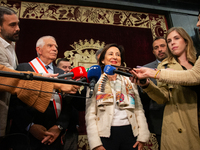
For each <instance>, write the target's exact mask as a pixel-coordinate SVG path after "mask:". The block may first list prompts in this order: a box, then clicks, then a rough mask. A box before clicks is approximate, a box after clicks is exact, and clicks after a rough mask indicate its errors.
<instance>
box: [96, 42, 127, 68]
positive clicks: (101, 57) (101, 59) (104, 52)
mask: <svg viewBox="0 0 200 150" xmlns="http://www.w3.org/2000/svg"><path fill="white" fill-rule="evenodd" d="M110 47H117V48H118V49H119V51H120V54H121V65H123V64H124V62H125V61H124V54H125V51H124V47H123V46H121V45H117V44H115V43H112V44H107V45H106V46H105V47H104V48H103V49H102V52H101V55H100V57H99V60H98V62H99V65H100V67H101V70H102V72H103V69H104V67H105V65H104V64H103V63H102V61H103V60H104V58H105V54H106V52H107V50H108V49H109V48H110Z"/></svg>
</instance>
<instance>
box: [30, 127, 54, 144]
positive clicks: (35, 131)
mask: <svg viewBox="0 0 200 150" xmlns="http://www.w3.org/2000/svg"><path fill="white" fill-rule="evenodd" d="M29 132H30V133H31V134H32V135H33V136H34V137H35V138H36V139H38V140H40V141H42V140H43V139H44V138H45V137H46V136H51V137H53V136H54V134H52V133H50V132H48V131H47V129H46V128H45V127H44V126H42V125H39V124H33V125H32V126H31V127H30V129H29Z"/></svg>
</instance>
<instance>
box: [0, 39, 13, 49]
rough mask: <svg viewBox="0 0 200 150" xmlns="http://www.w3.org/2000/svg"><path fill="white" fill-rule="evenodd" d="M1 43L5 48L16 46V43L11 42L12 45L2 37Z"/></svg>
mask: <svg viewBox="0 0 200 150" xmlns="http://www.w3.org/2000/svg"><path fill="white" fill-rule="evenodd" d="M0 41H1V43H2V45H3V46H4V48H7V47H9V46H10V45H11V46H13V47H14V46H15V44H14V42H11V44H10V43H8V42H7V41H6V40H4V39H3V38H2V37H0Z"/></svg>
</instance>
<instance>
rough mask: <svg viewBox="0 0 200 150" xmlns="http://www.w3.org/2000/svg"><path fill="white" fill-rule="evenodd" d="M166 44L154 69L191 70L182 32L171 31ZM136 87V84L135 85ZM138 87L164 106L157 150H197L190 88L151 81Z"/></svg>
mask: <svg viewBox="0 0 200 150" xmlns="http://www.w3.org/2000/svg"><path fill="white" fill-rule="evenodd" d="M166 41H167V44H168V48H169V50H168V53H169V55H168V57H167V58H166V59H165V60H163V62H162V63H161V64H160V65H159V66H158V70H160V69H165V68H171V69H173V70H187V69H191V68H192V67H193V64H194V63H195V61H196V50H195V48H194V46H193V42H192V39H191V38H190V36H189V35H188V34H187V33H186V31H185V30H184V29H183V28H180V27H173V28H171V29H169V30H168V32H167V35H166ZM157 72H159V71H157ZM155 76H156V75H155ZM180 78H181V77H180ZM131 80H132V81H133V82H137V81H136V79H133V78H131ZM137 83H138V84H139V82H137ZM140 85H141V84H140ZM141 86H143V88H144V91H145V92H146V93H147V94H148V95H149V96H150V97H151V98H152V99H153V100H155V101H156V102H157V103H166V106H165V110H164V116H163V126H162V133H161V150H171V149H181V150H189V149H190V150H197V149H200V138H199V124H198V113H197V112H198V111H197V110H198V108H197V101H198V98H197V94H196V92H195V91H194V90H193V89H192V88H190V87H183V86H180V85H173V84H165V83H161V82H158V84H157V86H155V85H154V84H153V83H152V82H151V81H147V82H146V84H143V85H141Z"/></svg>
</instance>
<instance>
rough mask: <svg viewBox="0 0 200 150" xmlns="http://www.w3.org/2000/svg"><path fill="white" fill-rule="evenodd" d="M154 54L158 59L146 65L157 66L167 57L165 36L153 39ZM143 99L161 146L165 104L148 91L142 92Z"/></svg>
mask: <svg viewBox="0 0 200 150" xmlns="http://www.w3.org/2000/svg"><path fill="white" fill-rule="evenodd" d="M152 46H153V54H154V55H155V57H156V60H155V61H153V62H151V63H148V64H146V65H144V67H148V68H153V69H155V68H157V66H158V64H159V63H160V62H161V61H163V60H164V59H165V58H166V57H167V43H166V41H165V39H164V38H163V37H156V38H155V39H154V41H153V45H152ZM151 80H152V81H153V82H154V84H155V85H157V82H156V80H155V79H153V78H151ZM140 96H141V100H142V103H143V107H144V110H145V115H146V118H147V121H148V125H149V130H150V132H151V133H155V134H156V139H157V141H158V144H159V147H160V138H161V129H162V120H163V111H164V107H165V105H164V104H157V103H156V102H155V101H153V100H151V99H150V98H149V96H148V95H147V94H146V93H141V92H140Z"/></svg>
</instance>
